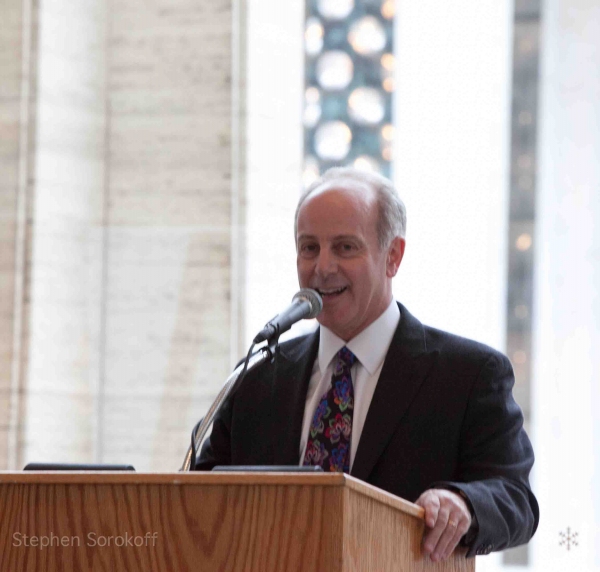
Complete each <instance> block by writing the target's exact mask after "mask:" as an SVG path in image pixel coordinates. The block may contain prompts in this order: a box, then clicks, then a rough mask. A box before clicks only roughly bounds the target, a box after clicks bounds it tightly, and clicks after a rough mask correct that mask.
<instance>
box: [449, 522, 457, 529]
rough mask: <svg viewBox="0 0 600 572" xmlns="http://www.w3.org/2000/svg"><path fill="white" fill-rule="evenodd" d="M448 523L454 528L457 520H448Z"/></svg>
mask: <svg viewBox="0 0 600 572" xmlns="http://www.w3.org/2000/svg"><path fill="white" fill-rule="evenodd" d="M448 524H449V525H450V526H451V527H452V528H456V527H457V526H458V522H456V521H455V520H449V521H448Z"/></svg>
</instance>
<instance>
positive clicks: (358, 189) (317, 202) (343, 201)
mask: <svg viewBox="0 0 600 572" xmlns="http://www.w3.org/2000/svg"><path fill="white" fill-rule="evenodd" d="M376 207H377V201H376V196H375V193H374V191H373V190H372V189H371V188H370V187H369V185H367V184H365V183H361V182H360V181H354V180H348V179H338V180H332V181H326V182H325V183H323V184H322V185H320V186H319V187H317V188H316V189H315V190H314V191H312V192H311V193H310V195H308V197H307V198H306V199H305V200H304V202H303V203H302V205H301V206H300V210H299V211H298V225H299V226H301V225H302V223H306V222H311V221H316V220H318V219H325V220H326V221H327V222H329V223H330V224H333V223H334V222H339V221H341V220H344V219H352V220H353V221H354V223H356V222H358V221H360V222H364V224H370V223H371V222H373V218H374V217H376V210H377V209H376Z"/></svg>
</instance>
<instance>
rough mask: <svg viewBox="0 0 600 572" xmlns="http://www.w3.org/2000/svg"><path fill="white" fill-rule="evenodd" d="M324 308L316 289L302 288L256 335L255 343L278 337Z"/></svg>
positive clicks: (315, 315) (314, 316)
mask: <svg viewBox="0 0 600 572" xmlns="http://www.w3.org/2000/svg"><path fill="white" fill-rule="evenodd" d="M322 309H323V300H322V299H321V296H320V295H319V293H318V292H317V291H316V290H311V289H310V288H302V290H300V291H299V292H297V293H296V295H295V296H294V297H293V298H292V303H291V304H290V305H289V306H288V307H287V308H286V309H285V310H284V311H283V312H281V314H277V316H275V317H274V318H273V319H272V320H270V321H269V322H268V323H267V325H266V326H265V327H264V328H263V329H262V330H261V331H260V332H258V334H257V335H256V337H255V338H254V343H255V344H258V343H260V342H263V341H265V340H272V339H273V338H278V337H279V336H280V335H281V334H283V332H287V331H288V330H289V329H290V328H291V327H292V325H293V324H295V323H296V322H299V321H300V320H304V319H307V320H309V319H311V318H316V317H317V316H318V315H319V314H320V313H321V310H322Z"/></svg>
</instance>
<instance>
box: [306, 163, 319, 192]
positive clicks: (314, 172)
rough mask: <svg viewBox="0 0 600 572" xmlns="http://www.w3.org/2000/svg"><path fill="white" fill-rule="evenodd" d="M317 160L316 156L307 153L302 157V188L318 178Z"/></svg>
mask: <svg viewBox="0 0 600 572" xmlns="http://www.w3.org/2000/svg"><path fill="white" fill-rule="evenodd" d="M319 175H320V172H319V161H318V160H317V158H316V157H313V156H311V155H309V156H308V157H305V158H304V170H303V171H302V184H303V185H304V188H305V189H306V188H308V187H310V185H312V184H313V183H314V182H315V181H316V180H317V179H318V178H319Z"/></svg>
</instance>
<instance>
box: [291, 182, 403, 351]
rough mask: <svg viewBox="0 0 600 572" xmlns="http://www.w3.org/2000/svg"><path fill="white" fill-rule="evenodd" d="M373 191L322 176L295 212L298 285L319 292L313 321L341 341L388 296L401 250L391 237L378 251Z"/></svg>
mask: <svg viewBox="0 0 600 572" xmlns="http://www.w3.org/2000/svg"><path fill="white" fill-rule="evenodd" d="M377 220H378V207H377V201H376V197H375V193H374V192H373V191H372V190H371V189H370V188H368V187H367V186H366V185H364V184H362V183H358V182H354V181H348V180H339V181H328V182H327V183H325V184H324V185H322V186H321V187H319V188H317V189H316V190H315V191H314V192H313V193H311V195H310V196H309V197H308V198H307V199H306V200H305V201H304V203H303V204H302V206H301V207H300V211H299V213H298V228H297V236H296V241H297V267H298V280H299V282H300V286H301V287H302V288H313V289H315V290H317V291H318V292H319V293H320V294H321V296H322V297H323V311H322V312H321V314H320V315H319V317H318V321H319V322H320V323H321V324H322V325H323V326H326V327H327V328H329V329H330V330H331V331H333V332H334V333H335V334H336V335H337V336H339V337H340V338H342V339H343V340H345V341H348V340H350V339H352V338H353V337H354V336H356V335H357V334H359V333H360V332H361V331H363V330H364V329H365V328H366V327H367V326H369V325H370V324H371V323H372V322H373V321H375V320H376V319H377V318H378V317H379V316H380V315H381V314H382V313H383V311H384V310H385V309H386V308H387V306H388V305H389V303H390V301H391V299H392V277H393V276H395V274H396V271H397V270H398V266H400V261H401V260H402V255H403V252H404V240H402V239H400V238H397V239H395V240H394V241H393V242H392V245H391V246H390V247H389V248H388V249H385V250H381V249H380V247H379V243H378V241H377Z"/></svg>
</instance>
